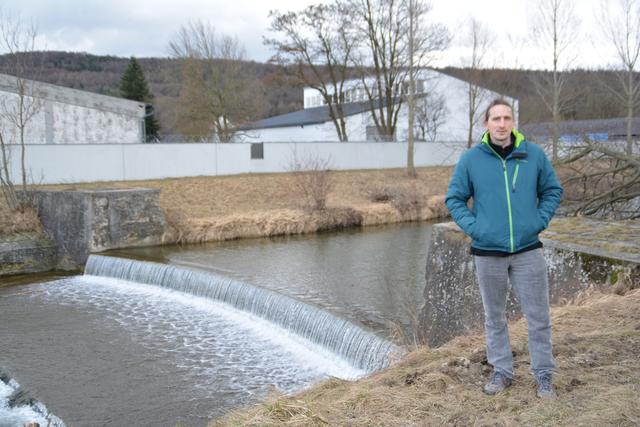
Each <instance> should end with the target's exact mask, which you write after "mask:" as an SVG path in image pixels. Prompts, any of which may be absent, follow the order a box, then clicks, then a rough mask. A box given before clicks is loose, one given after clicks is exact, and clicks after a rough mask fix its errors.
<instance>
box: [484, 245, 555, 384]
mask: <svg viewBox="0 0 640 427" xmlns="http://www.w3.org/2000/svg"><path fill="white" fill-rule="evenodd" d="M474 258H475V264H476V276H477V279H478V283H479V285H480V294H481V295H482V304H483V306H484V327H485V334H486V337H487V359H488V361H489V363H490V364H491V365H493V367H494V369H495V370H497V371H500V372H501V373H502V374H504V375H506V376H507V377H509V378H512V377H513V356H512V353H511V343H510V342H509V331H508V329H507V317H506V304H507V294H508V284H509V282H511V286H512V287H513V290H514V291H515V294H516V297H517V298H518V301H519V302H520V306H521V307H522V312H523V313H524V315H525V317H526V319H527V326H528V332H529V354H530V355H531V368H532V370H533V374H534V375H535V377H536V378H539V377H540V376H541V375H543V374H551V373H553V370H554V369H555V366H556V365H555V361H554V360H553V354H552V350H551V319H550V317H549V284H548V281H547V266H546V262H545V259H544V256H543V254H542V249H534V250H532V251H528V252H523V253H521V254H518V255H511V256H506V257H482V256H475V257H474Z"/></svg>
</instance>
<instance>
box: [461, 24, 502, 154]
mask: <svg viewBox="0 0 640 427" xmlns="http://www.w3.org/2000/svg"><path fill="white" fill-rule="evenodd" d="M466 28H467V31H466V34H463V37H464V41H463V42H464V44H465V45H466V46H468V48H469V50H468V53H467V54H466V55H465V56H463V57H462V61H461V62H462V66H463V68H464V71H465V75H466V76H467V78H466V80H467V126H468V132H467V147H471V145H472V144H473V142H474V139H475V138H474V135H473V130H474V129H475V128H476V125H477V124H478V122H479V121H480V119H481V116H482V113H481V111H479V110H480V105H481V104H482V102H483V101H484V100H485V98H486V96H487V90H486V89H484V88H483V87H482V86H480V81H481V75H480V73H481V69H482V67H483V66H485V65H486V64H485V62H486V59H487V58H486V56H487V53H488V52H489V48H490V46H491V45H492V43H493V41H494V40H495V36H494V35H493V33H492V32H491V31H490V29H489V28H488V27H486V26H484V25H482V23H480V22H479V21H478V20H477V19H476V18H473V17H469V18H468V20H467V25H466Z"/></svg>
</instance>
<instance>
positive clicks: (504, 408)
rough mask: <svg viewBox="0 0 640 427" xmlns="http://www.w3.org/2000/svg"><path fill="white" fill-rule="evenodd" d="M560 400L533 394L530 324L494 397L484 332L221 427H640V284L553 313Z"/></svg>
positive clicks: (520, 327) (517, 330)
mask: <svg viewBox="0 0 640 427" xmlns="http://www.w3.org/2000/svg"><path fill="white" fill-rule="evenodd" d="M552 317H553V327H554V342H555V344H554V351H555V353H556V360H557V363H558V374H557V375H556V377H555V382H556V386H557V390H558V395H559V398H558V400H557V401H552V402H544V401H540V400H539V399H537V398H536V397H535V383H534V380H533V378H532V377H531V375H530V374H529V362H528V359H529V356H528V353H527V351H526V323H525V321H524V320H520V321H517V322H515V323H513V324H511V337H512V343H513V348H514V350H515V352H516V357H515V369H516V372H515V373H516V380H515V381H514V385H513V387H512V388H511V389H509V390H508V391H507V392H505V393H503V394H501V395H498V396H495V397H490V396H486V395H484V394H483V393H482V392H481V391H480V389H481V386H482V384H483V383H484V382H485V381H486V377H487V375H488V372H489V367H488V366H487V365H486V359H485V358H483V356H484V351H483V350H481V349H482V347H483V343H484V339H483V337H482V336H467V337H461V338H458V339H455V340H454V341H452V342H450V343H449V344H447V345H445V346H443V347H441V348H439V349H433V350H431V349H427V348H421V349H419V350H416V351H413V352H411V353H410V354H408V355H407V356H406V357H405V358H404V359H403V360H402V361H401V362H400V363H399V364H398V365H396V366H394V367H392V368H389V369H387V370H385V371H383V372H379V373H377V374H374V375H372V376H370V377H369V378H365V379H362V380H360V381H356V382H348V381H342V380H338V379H331V380H328V381H325V382H323V383H321V384H319V385H317V386H315V387H313V388H311V389H310V390H307V391H305V392H302V393H300V394H298V395H296V396H292V397H280V398H277V399H272V400H271V401H270V402H268V403H265V404H262V405H259V406H257V407H253V408H249V409H245V410H240V411H236V412H233V413H231V414H229V415H228V416H227V417H225V418H223V419H221V420H218V421H216V422H213V423H212V425H214V426H240V425H242V426H303V425H304V426H313V425H332V426H334V425H335V426H431V425H461V426H462V425H464V426H467V425H469V426H474V425H477V426H480V425H485V426H489V425H491V426H516V425H571V426H573V425H594V426H596V425H597V426H605V425H615V426H634V425H636V426H637V425H639V423H640V405H638V395H639V392H640V374H639V372H640V358H639V357H638V354H639V352H640V290H635V291H631V292H629V293H628V294H627V295H625V296H618V295H602V294H591V295H588V296H586V297H583V298H581V301H580V302H579V303H575V304H573V305H570V306H566V307H559V308H553V309H552Z"/></svg>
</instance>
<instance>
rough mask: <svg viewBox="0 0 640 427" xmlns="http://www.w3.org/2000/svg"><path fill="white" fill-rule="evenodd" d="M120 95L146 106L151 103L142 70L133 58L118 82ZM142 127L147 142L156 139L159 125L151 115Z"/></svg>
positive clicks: (151, 99)
mask: <svg viewBox="0 0 640 427" xmlns="http://www.w3.org/2000/svg"><path fill="white" fill-rule="evenodd" d="M120 94H121V95H122V97H123V98H126V99H131V100H133V101H140V102H145V103H147V104H150V103H151V102H152V101H153V94H152V93H151V91H150V90H149V86H148V85H147V81H146V80H145V78H144V73H143V72H142V68H141V67H140V65H139V64H138V61H136V58H134V57H131V59H130V60H129V65H128V66H127V69H126V70H125V72H124V74H123V75H122V79H121V80H120ZM144 127H145V134H146V136H147V141H149V140H151V139H153V138H157V137H158V133H159V131H160V125H159V124H158V121H157V120H156V118H155V117H154V116H153V115H149V116H147V117H145V119H144Z"/></svg>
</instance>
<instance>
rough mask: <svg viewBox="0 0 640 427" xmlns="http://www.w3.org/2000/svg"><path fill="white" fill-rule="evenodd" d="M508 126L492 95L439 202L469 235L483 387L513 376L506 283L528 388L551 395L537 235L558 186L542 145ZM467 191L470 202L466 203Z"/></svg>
mask: <svg viewBox="0 0 640 427" xmlns="http://www.w3.org/2000/svg"><path fill="white" fill-rule="evenodd" d="M514 125H515V122H514V117H513V110H512V108H511V105H509V104H508V103H507V102H506V101H505V100H502V99H496V100H494V101H493V102H492V103H491V104H490V105H489V107H488V108H487V111H486V113H485V120H484V126H485V128H486V129H487V131H486V132H485V133H484V135H483V137H482V142H481V143H480V144H478V145H476V146H474V147H473V148H471V149H470V150H468V151H467V152H466V153H464V154H463V155H462V157H461V158H460V161H459V162H458V164H457V166H456V168H455V171H454V173H453V176H452V178H451V182H450V183H449V189H448V191H447V198H446V204H447V208H448V209H449V212H450V213H451V216H452V217H453V219H454V220H455V222H456V223H457V224H458V225H459V226H460V228H461V229H462V230H463V231H464V232H465V233H466V234H467V235H468V236H470V237H471V239H472V242H471V253H472V254H473V255H474V261H475V266H476V277H477V279H478V283H479V286H480V294H481V295H482V304H483V306H484V316H485V324H484V325H485V334H486V340H487V358H488V361H489V363H490V364H491V365H493V374H492V376H491V379H490V381H489V382H488V383H487V384H486V385H485V386H484V392H485V393H487V394H491V395H493V394H496V393H499V392H501V391H503V390H504V389H506V388H507V387H509V386H510V385H511V383H512V379H513V358H512V353H511V344H510V342H509V331H508V329H507V319H506V313H505V312H506V302H507V291H508V282H510V283H511V286H512V287H513V289H514V291H515V293H516V296H517V298H518V300H519V302H520V305H521V307H522V311H523V313H524V315H525V317H526V318H527V325H528V337H529V353H530V355H531V367H532V370H533V374H534V376H535V378H536V381H537V383H538V388H537V392H536V395H537V396H538V397H542V398H550V399H554V398H555V397H556V392H555V389H554V387H553V382H552V375H553V371H554V369H555V361H554V359H553V354H552V348H551V320H550V316H549V286H548V282H547V269H546V263H545V260H544V257H543V254H542V249H541V248H542V243H541V242H540V240H539V239H538V234H539V233H540V232H541V231H542V230H544V229H545V228H547V226H548V225H549V221H550V220H551V218H552V217H553V215H554V213H555V211H556V208H557V207H558V205H559V204H560V197H561V196H562V187H561V186H560V183H559V182H558V179H557V178H556V174H555V171H554V170H553V167H552V166H551V163H550V162H549V159H548V158H547V156H546V155H545V154H544V151H542V149H541V148H540V147H538V146H537V145H535V144H533V143H531V142H529V141H526V140H525V139H524V136H523V135H522V134H521V133H520V132H518V131H517V130H516V129H515V128H514ZM470 198H473V207H472V208H471V209H469V208H468V206H467V202H468V200H469V199H470Z"/></svg>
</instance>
